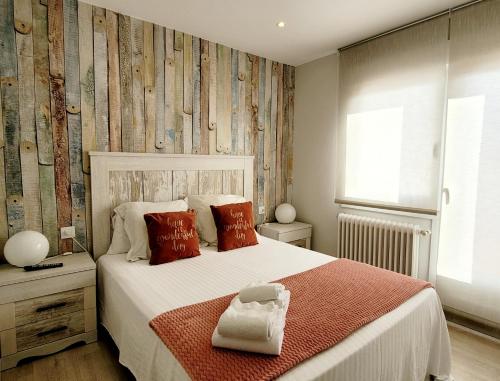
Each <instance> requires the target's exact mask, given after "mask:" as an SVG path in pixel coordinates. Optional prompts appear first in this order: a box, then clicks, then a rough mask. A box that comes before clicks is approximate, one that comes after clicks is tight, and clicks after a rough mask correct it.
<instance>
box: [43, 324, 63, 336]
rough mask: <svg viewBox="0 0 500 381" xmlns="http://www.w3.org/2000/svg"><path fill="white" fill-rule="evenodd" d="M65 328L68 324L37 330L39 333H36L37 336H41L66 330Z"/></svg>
mask: <svg viewBox="0 0 500 381" xmlns="http://www.w3.org/2000/svg"><path fill="white" fill-rule="evenodd" d="M67 329H68V326H67V325H62V326H60V327H55V328H52V329H49V330H48V331H43V332H39V333H37V334H36V335H37V336H38V337H43V336H47V335H50V334H52V333H56V332H61V331H65V330H67Z"/></svg>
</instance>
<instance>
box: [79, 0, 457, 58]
mask: <svg viewBox="0 0 500 381" xmlns="http://www.w3.org/2000/svg"><path fill="white" fill-rule="evenodd" d="M84 1H85V2H90V3H92V4H94V5H98V6H101V7H105V8H108V9H112V10H114V11H117V12H120V13H123V14H126V15H131V16H134V17H137V18H140V19H144V20H147V21H151V22H154V23H156V24H160V25H164V26H166V27H168V28H172V29H176V30H179V31H182V32H186V33H190V34H192V35H195V36H197V37H202V38H204V39H207V40H210V41H214V42H219V43H222V44H224V45H227V46H230V47H232V48H235V49H239V50H242V51H246V52H249V53H253V54H257V55H259V56H262V57H267V58H270V59H273V60H276V61H279V62H282V63H286V64H290V65H300V64H303V63H306V62H309V61H312V60H314V59H317V58H320V57H323V56H325V55H328V54H330V53H332V52H334V51H336V50H337V49H338V48H340V47H342V46H345V45H347V44H350V43H353V42H356V41H359V40H361V39H363V38H366V37H370V36H372V35H375V34H378V33H380V32H384V31H386V30H389V29H392V28H394V27H398V26H400V25H403V24H406V23H409V22H411V21H414V20H417V19H420V18H423V17H426V16H429V15H432V14H434V13H437V12H440V11H442V10H445V9H447V8H449V7H453V6H456V5H459V4H461V3H463V2H464V1H465V0H245V1H243V0H84ZM278 21H284V22H285V24H286V25H285V27H284V28H278V27H277V26H276V23H277V22H278Z"/></svg>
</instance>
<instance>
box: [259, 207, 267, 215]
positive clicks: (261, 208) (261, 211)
mask: <svg viewBox="0 0 500 381" xmlns="http://www.w3.org/2000/svg"><path fill="white" fill-rule="evenodd" d="M265 212H266V209H265V208H264V205H260V206H259V214H264V213H265Z"/></svg>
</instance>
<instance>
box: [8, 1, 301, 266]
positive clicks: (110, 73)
mask: <svg viewBox="0 0 500 381" xmlns="http://www.w3.org/2000/svg"><path fill="white" fill-rule="evenodd" d="M0 19H1V20H2V22H1V23H0V35H1V39H2V44H0V55H1V57H2V60H1V61H0V90H1V91H0V93H1V97H0V259H1V257H2V254H3V253H2V251H3V246H4V244H5V241H6V240H7V238H8V237H9V236H12V235H13V234H15V233H16V232H18V231H20V230H23V229H33V230H38V231H41V232H43V233H44V234H45V235H46V236H47V238H48V239H49V242H50V246H51V249H50V255H54V254H57V253H60V252H61V251H70V250H75V251H76V250H79V249H78V248H77V247H76V246H73V245H72V243H71V242H63V241H61V240H60V239H59V228H60V227H63V226H69V225H73V226H75V227H76V232H77V239H78V240H79V241H80V242H81V243H82V244H84V245H87V246H88V247H91V246H92V242H91V232H92V226H91V223H90V211H91V202H90V200H91V197H90V191H91V184H90V176H89V174H90V170H91V169H90V163H89V158H88V152H89V151H91V150H100V151H108V150H110V151H124V152H163V153H174V152H175V153H186V154H190V153H195V154H219V155H225V154H233V155H254V156H255V182H254V200H253V201H254V206H255V214H256V218H255V221H256V222H258V223H261V222H265V221H271V220H272V219H273V218H274V207H275V206H276V205H278V204H279V203H280V202H283V201H287V200H288V201H291V195H292V183H293V179H292V171H293V149H292V145H293V110H294V105H293V102H294V87H295V84H294V82H295V69H294V68H293V67H290V66H287V65H283V64H281V63H278V62H273V61H271V60H268V59H265V58H260V57H257V56H254V55H249V54H247V53H245V52H241V51H238V50H235V49H231V48H229V47H226V46H223V45H220V44H217V43H214V42H209V41H206V40H203V39H200V38H198V37H195V36H191V35H189V34H186V33H182V32H179V31H174V30H171V29H168V28H165V27H163V26H159V25H154V24H151V23H148V22H145V21H142V20H138V19H135V18H131V17H129V16H126V15H122V14H117V13H115V12H112V11H110V10H106V9H103V8H99V7H95V6H92V5H89V4H86V3H81V2H78V1H77V0H47V1H43V0H42V1H41V0H0ZM137 175H139V174H137ZM141 176H142V174H141ZM168 176H170V177H168ZM179 176H181V177H182V176H184V177H186V179H189V180H190V184H191V183H192V186H189V187H188V188H189V189H177V188H176V187H175V186H174V185H172V186H171V187H170V188H168V187H167V188H164V187H163V186H164V184H175V182H174V180H175V179H174V178H176V177H179ZM198 177H199V179H198ZM128 178H129V181H128V182H127V183H126V184H121V183H120V184H121V185H123V186H126V188H127V189H126V191H127V192H132V193H134V194H135V193H137V190H136V189H135V186H134V184H136V182H137V178H136V177H134V176H129V177H128ZM141 181H143V182H144V184H149V185H148V186H147V189H148V191H144V193H143V192H142V190H141V192H140V194H139V193H138V194H137V195H136V198H137V199H145V200H146V199H147V200H152V201H160V200H161V201H162V200H170V199H172V198H173V199H176V198H178V197H182V196H183V195H185V194H186V193H193V192H198V191H200V189H201V191H203V192H225V193H228V192H229V193H230V192H240V191H241V189H242V187H243V184H242V183H241V182H240V180H239V177H238V176H237V174H231V173H228V174H223V173H211V171H206V172H200V174H199V175H198V173H197V172H185V171H179V172H174V173H173V174H171V175H167V177H165V174H162V173H149V174H148V177H144V178H143V179H142V178H141ZM120 184H118V183H117V186H118V185H120ZM198 184H199V186H198ZM160 185H161V186H160ZM116 201H117V202H119V200H116ZM262 210H263V211H264V212H263V213H261V214H259V211H262Z"/></svg>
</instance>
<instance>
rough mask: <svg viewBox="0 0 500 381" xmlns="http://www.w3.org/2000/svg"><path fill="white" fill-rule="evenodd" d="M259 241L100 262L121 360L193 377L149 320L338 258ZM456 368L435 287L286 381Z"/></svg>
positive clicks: (147, 378)
mask: <svg viewBox="0 0 500 381" xmlns="http://www.w3.org/2000/svg"><path fill="white" fill-rule="evenodd" d="M258 239H259V242H260V244H259V245H257V246H252V247H247V248H242V249H238V250H233V251H229V252H225V253H218V252H217V251H216V250H215V249H214V248H211V247H208V248H202V249H201V252H202V255H201V256H198V257H196V258H190V259H185V260H181V261H176V262H172V263H169V264H164V265H159V266H149V265H148V262H147V261H138V262H133V263H130V262H127V261H126V259H125V255H103V256H101V257H100V259H99V261H98V285H99V305H100V313H101V321H102V324H103V325H104V326H105V327H106V329H107V330H108V331H109V333H110V334H111V336H112V337H113V339H114V341H115V343H116V344H117V346H118V348H119V350H120V362H121V363H122V364H123V365H125V366H126V367H127V368H129V369H130V370H131V372H132V373H133V374H134V376H135V377H136V378H137V380H139V381H157V380H158V381H159V380H189V377H188V375H187V374H186V372H185V371H184V369H183V368H182V366H181V365H180V364H179V362H178V361H177V360H176V359H175V357H174V356H173V355H172V353H171V352H170V351H169V350H168V348H167V347H166V346H165V345H164V344H163V342H162V341H161V340H160V339H159V338H158V336H156V334H155V333H154V332H153V331H152V330H151V329H150V327H149V325H148V323H149V321H150V320H151V319H152V318H154V317H155V316H156V315H158V314H160V313H162V312H165V311H169V310H172V309H175V308H178V307H182V306H186V305H190V304H193V303H199V302H202V301H206V300H211V299H214V298H217V297H220V296H224V295H227V294H230V293H233V292H237V291H238V290H239V289H241V288H242V287H243V286H245V285H246V284H248V283H249V282H251V281H255V280H264V281H272V280H276V279H279V278H282V277H285V276H288V275H292V274H296V273H298V272H302V271H305V270H308V269H311V268H314V267H317V266H319V265H322V264H325V263H327V262H329V261H332V260H335V258H333V257H330V256H327V255H323V254H320V253H316V252H314V251H310V250H306V249H302V248H298V247H295V246H291V245H287V244H283V243H281V242H277V241H274V240H270V239H268V238H265V237H262V236H259V238H258ZM292 299H293V295H292ZM311 308H314V306H311ZM285 340H286V331H285ZM193 350H196V348H193ZM450 364H451V354H450V342H449V336H448V330H447V326H446V321H445V318H444V315H443V312H442V308H441V303H440V301H439V298H438V296H437V294H436V292H435V291H434V289H426V290H424V291H421V292H420V293H418V294H417V295H415V296H414V297H412V298H411V299H409V300H408V301H407V302H405V303H404V304H402V305H401V306H400V307H398V308H397V309H396V310H394V311H392V312H390V313H388V314H386V315H384V316H382V317H381V318H379V319H377V320H376V321H374V322H372V323H370V324H368V325H366V326H365V327H363V328H361V329H359V330H358V331H356V332H355V333H353V334H352V335H350V336H349V337H348V338H346V339H345V340H343V341H342V342H340V343H339V344H337V345H335V346H334V347H332V348H330V349H328V350H326V351H324V352H322V353H320V354H318V355H316V356H314V357H312V358H310V359H308V360H306V361H304V362H302V363H301V364H300V365H298V366H296V367H294V368H293V369H291V370H290V371H288V372H287V373H286V374H284V375H283V376H281V377H280V380H335V381H343V380H349V381H353V380H360V381H361V380H362V381H371V380H374V381H375V380H377V381H389V380H394V381H422V380H424V379H426V378H427V376H428V375H429V374H433V375H435V376H439V378H440V379H443V380H446V379H447V377H448V375H449V372H450ZM450 379H451V378H450Z"/></svg>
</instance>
